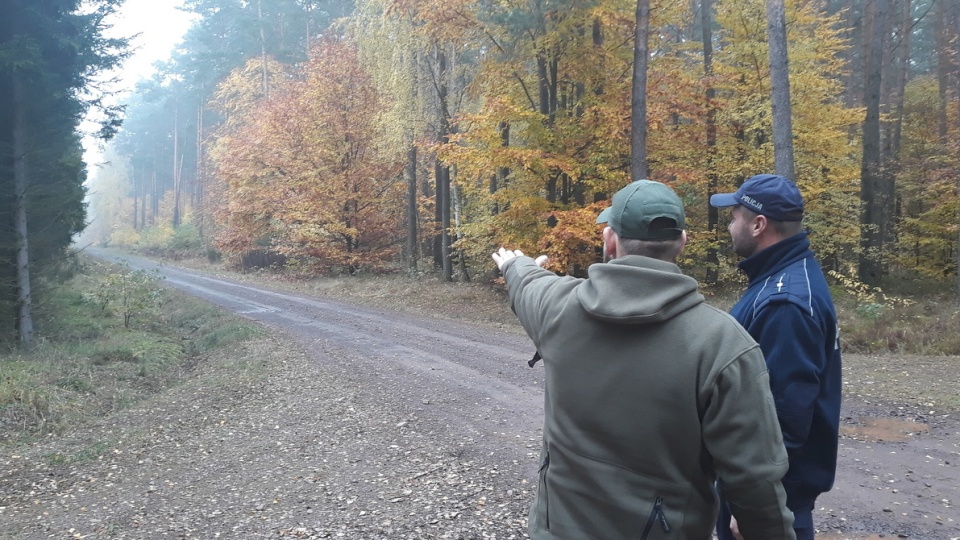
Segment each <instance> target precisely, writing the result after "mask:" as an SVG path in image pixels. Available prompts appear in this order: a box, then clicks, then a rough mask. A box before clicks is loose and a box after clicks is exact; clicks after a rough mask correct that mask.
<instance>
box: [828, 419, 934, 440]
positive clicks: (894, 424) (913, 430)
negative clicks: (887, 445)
mask: <svg viewBox="0 0 960 540" xmlns="http://www.w3.org/2000/svg"><path fill="white" fill-rule="evenodd" d="M853 421H854V422H856V424H857V425H853V426H850V425H845V426H840V434H841V435H845V436H847V437H850V438H853V439H858V440H865V441H884V442H901V441H905V440H907V439H909V438H910V437H911V436H912V435H915V434H917V433H925V432H926V431H928V430H929V429H930V428H929V426H927V425H926V424H921V423H919V422H914V421H912V420H898V419H895V418H875V417H872V416H861V417H858V418H854V419H853Z"/></svg>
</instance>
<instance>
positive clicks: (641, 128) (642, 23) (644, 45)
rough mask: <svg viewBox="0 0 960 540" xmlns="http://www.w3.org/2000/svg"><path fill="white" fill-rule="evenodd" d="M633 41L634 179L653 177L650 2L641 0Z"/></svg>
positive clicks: (632, 136) (632, 137)
mask: <svg viewBox="0 0 960 540" xmlns="http://www.w3.org/2000/svg"><path fill="white" fill-rule="evenodd" d="M633 38H634V42H633V93H632V97H631V100H630V115H631V117H630V179H631V180H632V181H636V180H643V179H645V178H647V176H649V174H650V171H649V169H648V165H647V63H648V61H649V59H650V51H649V40H650V0H637V26H636V30H635V31H634V36H633Z"/></svg>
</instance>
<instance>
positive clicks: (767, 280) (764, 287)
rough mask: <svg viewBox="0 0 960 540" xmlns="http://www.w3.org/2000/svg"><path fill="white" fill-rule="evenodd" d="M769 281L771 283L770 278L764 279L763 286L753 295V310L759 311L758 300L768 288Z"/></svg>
mask: <svg viewBox="0 0 960 540" xmlns="http://www.w3.org/2000/svg"><path fill="white" fill-rule="evenodd" d="M767 283H770V278H767V279H765V280H764V281H763V287H760V290H759V291H757V295H756V296H754V297H753V312H754V313H756V312H757V300H760V295H761V294H762V293H763V291H764V290H766V288H767Z"/></svg>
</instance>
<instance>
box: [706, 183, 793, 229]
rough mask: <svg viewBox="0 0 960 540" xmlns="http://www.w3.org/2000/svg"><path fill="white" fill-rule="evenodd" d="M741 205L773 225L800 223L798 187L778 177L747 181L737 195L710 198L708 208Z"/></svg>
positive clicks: (722, 194)
mask: <svg viewBox="0 0 960 540" xmlns="http://www.w3.org/2000/svg"><path fill="white" fill-rule="evenodd" d="M737 205H741V206H743V207H744V208H746V209H747V210H751V211H753V212H756V213H757V214H760V215H764V216H767V217H768V218H770V219H773V220H776V221H800V220H802V219H803V196H802V195H800V190H799V189H798V188H797V185H796V184H794V183H793V182H791V181H790V180H787V179H786V178H785V177H783V176H780V175H779V174H758V175H756V176H752V177H750V178H749V179H748V180H747V181H746V182H744V183H743V185H742V186H740V189H738V190H737V191H736V193H717V194H716V195H711V196H710V206H713V207H716V208H725V207H728V206H737Z"/></svg>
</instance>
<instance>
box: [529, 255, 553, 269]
mask: <svg viewBox="0 0 960 540" xmlns="http://www.w3.org/2000/svg"><path fill="white" fill-rule="evenodd" d="M547 260H549V257H547V256H546V255H541V256H539V257H537V258H536V259H534V261H533V262H535V263H537V266H539V267H540V268H543V265H545V264H547Z"/></svg>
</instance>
